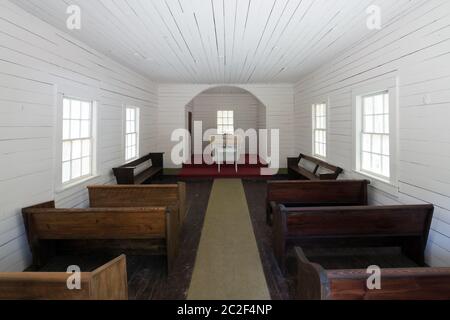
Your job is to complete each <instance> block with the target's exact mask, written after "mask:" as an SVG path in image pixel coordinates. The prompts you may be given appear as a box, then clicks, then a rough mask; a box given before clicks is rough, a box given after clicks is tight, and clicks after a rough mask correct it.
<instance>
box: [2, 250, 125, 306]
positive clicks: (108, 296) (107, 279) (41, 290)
mask: <svg viewBox="0 0 450 320" xmlns="http://www.w3.org/2000/svg"><path fill="white" fill-rule="evenodd" d="M70 275H71V274H68V273H66V272H18V273H0V300H128V284H127V266H126V257H125V256H124V255H121V256H120V257H118V258H116V259H114V260H112V261H110V262H108V263H107V264H105V265H103V266H101V267H99V268H97V269H96V270H94V271H93V272H82V273H81V289H80V290H69V289H68V288H67V280H68V277H69V276H70Z"/></svg>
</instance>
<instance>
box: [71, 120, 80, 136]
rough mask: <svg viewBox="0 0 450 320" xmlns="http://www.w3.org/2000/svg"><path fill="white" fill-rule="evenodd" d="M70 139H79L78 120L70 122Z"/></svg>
mask: <svg viewBox="0 0 450 320" xmlns="http://www.w3.org/2000/svg"><path fill="white" fill-rule="evenodd" d="M70 138H71V139H79V138H80V120H71V121H70Z"/></svg>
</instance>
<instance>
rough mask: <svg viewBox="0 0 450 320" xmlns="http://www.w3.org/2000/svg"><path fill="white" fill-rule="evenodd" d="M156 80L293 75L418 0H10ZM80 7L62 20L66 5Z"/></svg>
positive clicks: (290, 78) (256, 79)
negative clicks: (376, 9)
mask: <svg viewBox="0 0 450 320" xmlns="http://www.w3.org/2000/svg"><path fill="white" fill-rule="evenodd" d="M1 1H4V0H1ZM11 1H12V2H13V3H15V4H17V5H19V6H21V7H22V8H24V9H25V10H27V11H28V12H30V13H31V14H33V15H35V16H37V17H39V18H40V19H42V20H44V21H46V22H48V23H50V24H52V25H54V26H56V27H57V28H59V29H61V30H64V31H65V32H68V33H70V34H71V35H73V36H74V37H75V38H77V39H79V40H81V41H83V42H84V43H86V44H88V45H90V46H91V47H93V48H94V49H96V50H98V51H100V52H102V53H104V54H106V55H108V56H110V57H111V58H113V59H115V60H117V61H118V62H120V63H122V64H124V65H126V66H128V67H130V68H131V69H133V70H136V71H138V72H140V73H141V74H143V75H145V76H147V77H148V78H150V79H151V80H154V81H157V82H173V83H221V84H226V83H275V82H295V81H297V80H299V79H300V78H301V77H302V76H303V75H305V74H307V73H309V72H311V71H312V70H314V69H315V68H316V67H318V66H320V65H321V64H323V63H324V62H325V61H328V60H329V59H331V58H333V57H335V56H337V55H338V54H339V53H342V51H343V50H345V49H348V48H351V47H352V46H354V45H355V44H356V43H359V42H360V41H362V40H363V39H365V38H367V37H371V36H373V34H374V33H376V32H378V31H370V30H369V29H368V28H367V27H366V20H367V17H368V15H367V13H366V9H367V8H368V7H369V6H370V5H372V4H376V5H379V6H380V7H381V9H382V19H383V24H384V25H386V24H390V23H393V22H395V21H396V20H397V19H399V18H400V17H401V16H402V15H403V14H405V12H407V11H408V9H409V8H410V7H412V6H414V5H415V4H417V2H420V1H419V0H11ZM71 4H76V5H78V6H80V8H81V10H82V12H81V13H82V16H81V18H82V26H81V27H82V28H81V30H74V31H70V30H68V29H67V28H66V20H67V18H68V15H67V14H66V10H67V7H68V6H69V5H71Z"/></svg>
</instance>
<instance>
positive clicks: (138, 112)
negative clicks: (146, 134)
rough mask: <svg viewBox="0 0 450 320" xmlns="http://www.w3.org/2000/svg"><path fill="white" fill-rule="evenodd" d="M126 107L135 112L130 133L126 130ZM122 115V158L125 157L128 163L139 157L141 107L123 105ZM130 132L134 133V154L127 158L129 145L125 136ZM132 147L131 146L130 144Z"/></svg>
mask: <svg viewBox="0 0 450 320" xmlns="http://www.w3.org/2000/svg"><path fill="white" fill-rule="evenodd" d="M128 109H133V110H134V112H135V119H134V121H135V131H134V132H132V133H128V132H127V122H129V120H127V110H128ZM123 113H124V116H123V137H124V138H123V139H124V140H123V150H124V153H123V155H124V159H125V163H129V162H132V161H134V160H136V159H139V156H140V136H141V135H140V122H141V108H140V107H137V106H134V105H125V106H124V112H123ZM130 134H136V145H135V147H136V155H135V156H134V157H132V158H129V159H127V149H128V148H129V146H128V145H127V137H128V135H130ZM131 147H132V146H131Z"/></svg>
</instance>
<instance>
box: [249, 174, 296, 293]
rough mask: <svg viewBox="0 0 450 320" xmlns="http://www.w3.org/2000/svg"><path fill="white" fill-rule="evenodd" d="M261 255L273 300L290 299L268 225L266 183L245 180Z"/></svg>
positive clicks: (256, 180) (257, 180)
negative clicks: (275, 255)
mask: <svg viewBox="0 0 450 320" xmlns="http://www.w3.org/2000/svg"><path fill="white" fill-rule="evenodd" d="M243 184H244V189H245V194H246V197H247V203H248V207H249V211H250V216H251V219H252V223H253V230H254V232H255V237H256V242H257V244H258V249H259V254H260V256H261V261H262V264H263V269H264V273H265V275H266V281H267V285H268V287H269V292H270V295H271V297H272V299H273V300H286V299H289V286H288V281H287V280H286V279H285V277H284V276H283V275H282V274H281V271H280V269H279V268H278V264H277V262H276V260H275V257H274V255H273V250H272V230H271V228H270V227H269V226H268V225H267V224H266V193H267V183H266V181H263V180H259V179H255V180H250V179H248V180H243Z"/></svg>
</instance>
